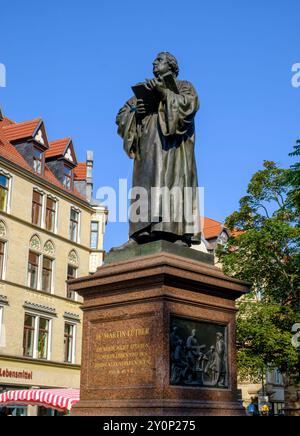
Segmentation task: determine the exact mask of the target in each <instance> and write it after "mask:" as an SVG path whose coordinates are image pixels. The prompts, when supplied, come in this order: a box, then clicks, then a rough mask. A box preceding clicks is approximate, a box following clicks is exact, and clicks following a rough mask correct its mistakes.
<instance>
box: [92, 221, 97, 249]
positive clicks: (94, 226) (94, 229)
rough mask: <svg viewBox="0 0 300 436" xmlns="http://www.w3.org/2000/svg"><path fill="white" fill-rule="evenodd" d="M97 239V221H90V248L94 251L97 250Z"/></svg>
mask: <svg viewBox="0 0 300 436" xmlns="http://www.w3.org/2000/svg"><path fill="white" fill-rule="evenodd" d="M98 237H99V223H98V222H97V221H92V223H91V248H92V249H94V250H96V249H97V248H98Z"/></svg>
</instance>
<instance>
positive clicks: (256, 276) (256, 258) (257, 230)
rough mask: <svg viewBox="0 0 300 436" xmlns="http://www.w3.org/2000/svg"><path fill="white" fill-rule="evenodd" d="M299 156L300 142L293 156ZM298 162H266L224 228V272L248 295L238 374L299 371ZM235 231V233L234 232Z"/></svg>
mask: <svg viewBox="0 0 300 436" xmlns="http://www.w3.org/2000/svg"><path fill="white" fill-rule="evenodd" d="M291 155H292V156H294V157H297V156H300V141H298V142H297V145H296V147H295V151H294V152H293V153H292V154H291ZM299 187H300V163H299V162H297V163H295V164H293V165H292V166H291V167H290V168H289V169H283V168H279V167H278V166H277V165H276V164H275V163H274V162H272V161H265V162H264V165H263V169H262V170H260V171H258V172H257V173H255V174H254V176H253V177H252V179H251V181H250V183H249V185H248V190H247V195H246V196H244V197H243V198H242V199H241V200H240V207H239V210H238V211H236V212H234V213H233V214H232V215H230V216H229V217H228V218H227V220H226V226H227V227H228V228H229V229H230V230H231V231H232V234H233V235H234V236H232V237H231V238H230V239H229V241H228V244H227V245H226V246H223V247H219V249H218V251H217V255H218V257H219V260H220V262H221V263H222V265H223V269H224V272H225V273H227V274H228V275H231V276H234V277H236V278H240V279H243V280H246V281H248V282H249V283H251V285H252V291H251V293H250V294H249V295H248V296H247V297H246V298H244V299H242V301H241V302H239V303H238V305H239V314H238V318H237V339H238V364H239V369H240V374H241V375H242V376H243V375H247V377H248V376H249V375H250V376H252V378H257V377H258V376H259V374H261V372H262V370H264V369H266V368H268V367H274V368H275V367H276V368H279V369H280V370H281V371H282V372H283V373H290V372H295V371H298V370H299V361H300V359H299V357H300V355H299V351H297V350H296V349H295V348H294V347H293V346H292V342H291V339H292V333H291V329H292V326H293V325H294V324H295V323H297V322H300V220H299V211H300V204H299ZM237 231H238V232H237Z"/></svg>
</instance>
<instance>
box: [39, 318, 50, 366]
mask: <svg viewBox="0 0 300 436" xmlns="http://www.w3.org/2000/svg"><path fill="white" fill-rule="evenodd" d="M49 323H50V321H49V319H45V318H39V334H38V358H39V359H47V357H48V343H49Z"/></svg>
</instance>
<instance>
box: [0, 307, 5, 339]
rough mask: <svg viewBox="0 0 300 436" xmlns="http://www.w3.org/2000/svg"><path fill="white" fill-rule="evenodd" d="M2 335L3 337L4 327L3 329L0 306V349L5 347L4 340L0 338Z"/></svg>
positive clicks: (1, 308)
mask: <svg viewBox="0 0 300 436" xmlns="http://www.w3.org/2000/svg"><path fill="white" fill-rule="evenodd" d="M2 334H3V336H4V327H3V307H2V306H0V347H4V346H5V339H4V337H2Z"/></svg>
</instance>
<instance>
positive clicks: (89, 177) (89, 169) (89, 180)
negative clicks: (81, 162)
mask: <svg viewBox="0 0 300 436" xmlns="http://www.w3.org/2000/svg"><path fill="white" fill-rule="evenodd" d="M93 166H94V153H93V152H92V151H87V153H86V199H87V201H88V202H89V203H91V201H92V197H93Z"/></svg>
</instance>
